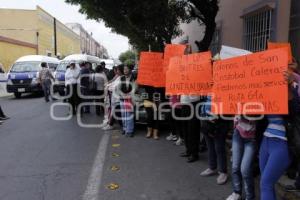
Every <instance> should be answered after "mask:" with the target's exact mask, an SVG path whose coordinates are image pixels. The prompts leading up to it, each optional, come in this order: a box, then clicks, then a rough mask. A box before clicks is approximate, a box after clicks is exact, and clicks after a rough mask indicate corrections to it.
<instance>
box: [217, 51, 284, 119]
mask: <svg viewBox="0 0 300 200" xmlns="http://www.w3.org/2000/svg"><path fill="white" fill-rule="evenodd" d="M287 68H288V54H287V51H286V50H285V49H274V50H268V51H263V52H259V53H255V54H250V55H247V56H241V57H235V58H231V59H227V60H222V61H217V62H215V63H214V66H213V79H214V86H213V94H214V96H213V101H212V102H213V104H212V111H213V113H215V114H248V115H251V114H287V113H288V85H287V82H286V80H285V79H284V76H283V72H284V71H286V70H287Z"/></svg>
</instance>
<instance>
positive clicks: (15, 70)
mask: <svg viewBox="0 0 300 200" xmlns="http://www.w3.org/2000/svg"><path fill="white" fill-rule="evenodd" d="M42 62H45V63H47V66H48V68H49V69H51V68H52V69H54V68H56V66H57V65H58V64H59V60H58V59H57V58H52V57H48V56H41V55H29V56H24V57H21V58H19V59H18V60H16V61H15V63H14V64H13V65H12V67H11V68H10V70H9V72H8V76H7V85H6V90H7V92H8V93H14V95H15V97H16V98H20V97H21V95H22V94H23V93H39V92H42V91H43V89H42V87H41V85H40V84H39V83H38V81H37V76H38V72H39V70H40V69H41V63H42Z"/></svg>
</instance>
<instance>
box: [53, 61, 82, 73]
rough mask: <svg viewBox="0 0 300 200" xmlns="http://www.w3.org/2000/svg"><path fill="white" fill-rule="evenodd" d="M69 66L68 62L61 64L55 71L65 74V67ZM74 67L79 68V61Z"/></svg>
mask: <svg viewBox="0 0 300 200" xmlns="http://www.w3.org/2000/svg"><path fill="white" fill-rule="evenodd" d="M68 65H70V62H67V61H65V62H61V63H59V65H58V66H57V68H56V71H59V72H65V71H67V66H68ZM76 67H78V68H79V61H76Z"/></svg>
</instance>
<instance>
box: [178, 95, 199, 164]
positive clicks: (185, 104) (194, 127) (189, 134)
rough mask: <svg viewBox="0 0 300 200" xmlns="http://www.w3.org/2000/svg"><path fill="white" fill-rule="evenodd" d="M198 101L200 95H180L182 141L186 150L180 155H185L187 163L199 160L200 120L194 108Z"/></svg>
mask: <svg viewBox="0 0 300 200" xmlns="http://www.w3.org/2000/svg"><path fill="white" fill-rule="evenodd" d="M199 102H200V96H195V95H182V96H181V99H180V103H181V104H182V117H183V118H185V119H184V120H183V122H182V126H183V130H184V142H185V147H186V151H185V152H184V153H182V154H181V155H180V156H181V157H187V158H188V160H187V162H188V163H193V162H195V161H197V160H199V143H200V121H199V120H198V119H197V115H196V112H197V111H196V108H197V104H198V103H199Z"/></svg>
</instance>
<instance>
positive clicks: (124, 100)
mask: <svg viewBox="0 0 300 200" xmlns="http://www.w3.org/2000/svg"><path fill="white" fill-rule="evenodd" d="M120 80H121V83H120V85H119V90H120V107H121V115H122V126H123V135H125V136H127V137H133V136H134V135H133V134H134V94H135V90H136V86H135V80H134V77H133V75H132V66H125V67H124V76H122V77H121V79H120Z"/></svg>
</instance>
